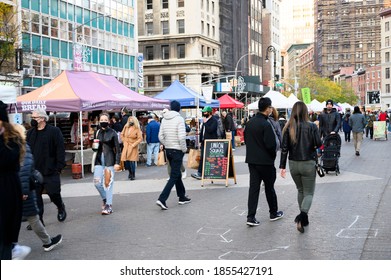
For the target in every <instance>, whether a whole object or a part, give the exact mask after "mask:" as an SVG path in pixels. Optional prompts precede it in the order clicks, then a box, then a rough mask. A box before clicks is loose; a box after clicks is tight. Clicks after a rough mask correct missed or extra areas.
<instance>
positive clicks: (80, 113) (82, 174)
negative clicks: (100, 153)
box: [79, 111, 84, 178]
mask: <svg viewBox="0 0 391 280" xmlns="http://www.w3.org/2000/svg"><path fill="white" fill-rule="evenodd" d="M82 121H83V119H82V111H80V112H79V129H80V133H79V138H80V158H81V177H82V178H84V153H83V148H84V147H83V146H84V141H83V140H84V139H83V122H82Z"/></svg>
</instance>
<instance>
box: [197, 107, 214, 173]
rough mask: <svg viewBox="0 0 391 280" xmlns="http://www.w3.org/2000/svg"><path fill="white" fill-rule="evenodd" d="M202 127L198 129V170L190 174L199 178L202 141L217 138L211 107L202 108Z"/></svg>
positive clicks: (202, 148) (202, 153)
mask: <svg viewBox="0 0 391 280" xmlns="http://www.w3.org/2000/svg"><path fill="white" fill-rule="evenodd" d="M202 117H203V118H202V127H201V131H200V143H201V158H200V164H199V165H198V171H197V172H195V173H193V174H191V177H193V178H195V179H198V180H201V178H202V161H203V156H204V142H205V140H208V139H218V137H217V127H218V122H217V119H216V118H214V117H213V116H212V108H211V107H209V106H206V107H204V109H202Z"/></svg>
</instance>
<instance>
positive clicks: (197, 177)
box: [191, 172, 202, 180]
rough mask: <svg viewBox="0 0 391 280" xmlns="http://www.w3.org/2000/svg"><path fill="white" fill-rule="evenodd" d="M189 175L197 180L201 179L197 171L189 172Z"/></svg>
mask: <svg viewBox="0 0 391 280" xmlns="http://www.w3.org/2000/svg"><path fill="white" fill-rule="evenodd" d="M191 177H193V178H195V179H197V180H201V179H202V178H201V175H200V174H199V173H198V172H196V173H193V174H191Z"/></svg>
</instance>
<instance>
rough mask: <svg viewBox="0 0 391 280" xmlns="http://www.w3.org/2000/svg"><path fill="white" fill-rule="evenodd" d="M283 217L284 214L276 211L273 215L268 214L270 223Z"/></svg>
mask: <svg viewBox="0 0 391 280" xmlns="http://www.w3.org/2000/svg"><path fill="white" fill-rule="evenodd" d="M282 217H284V212H282V211H277V212H276V213H275V214H270V221H277V220H279V219H281V218H282Z"/></svg>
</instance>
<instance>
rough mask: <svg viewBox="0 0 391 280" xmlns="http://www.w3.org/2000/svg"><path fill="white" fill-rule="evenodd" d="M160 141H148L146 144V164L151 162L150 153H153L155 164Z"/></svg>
mask: <svg viewBox="0 0 391 280" xmlns="http://www.w3.org/2000/svg"><path fill="white" fill-rule="evenodd" d="M159 148H160V143H149V144H148V145H147V165H151V164H152V154H153V155H154V161H153V163H154V164H157V157H158V154H159Z"/></svg>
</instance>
